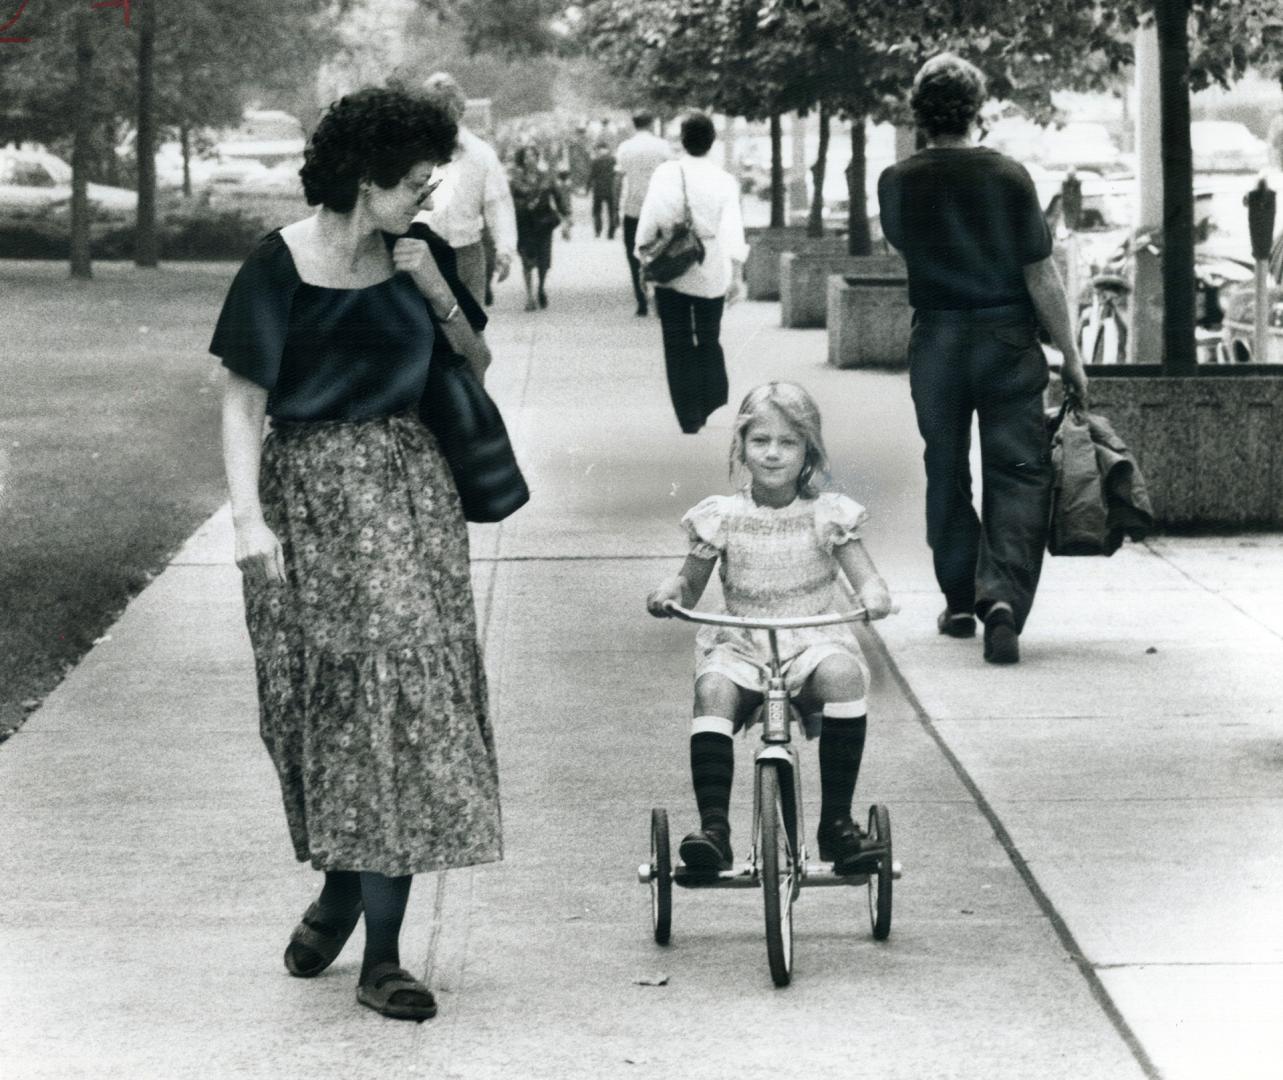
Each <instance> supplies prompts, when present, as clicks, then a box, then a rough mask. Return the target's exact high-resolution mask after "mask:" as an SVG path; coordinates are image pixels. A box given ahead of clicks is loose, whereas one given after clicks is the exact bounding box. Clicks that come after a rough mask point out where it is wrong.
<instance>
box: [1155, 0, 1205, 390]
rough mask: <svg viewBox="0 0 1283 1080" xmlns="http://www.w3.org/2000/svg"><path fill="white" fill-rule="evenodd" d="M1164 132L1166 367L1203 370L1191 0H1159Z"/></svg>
mask: <svg viewBox="0 0 1283 1080" xmlns="http://www.w3.org/2000/svg"><path fill="white" fill-rule="evenodd" d="M1154 16H1155V21H1156V23H1157V28H1158V88H1159V91H1158V92H1159V100H1160V102H1161V106H1162V134H1163V368H1164V372H1165V374H1168V375H1192V374H1194V373H1195V372H1196V371H1197V370H1198V356H1197V352H1196V348H1195V344H1194V297H1195V287H1194V157H1193V150H1192V148H1191V146H1190V137H1189V114H1190V107H1189V39H1188V37H1187V36H1186V35H1187V27H1188V20H1189V0H1157V3H1155V5H1154Z"/></svg>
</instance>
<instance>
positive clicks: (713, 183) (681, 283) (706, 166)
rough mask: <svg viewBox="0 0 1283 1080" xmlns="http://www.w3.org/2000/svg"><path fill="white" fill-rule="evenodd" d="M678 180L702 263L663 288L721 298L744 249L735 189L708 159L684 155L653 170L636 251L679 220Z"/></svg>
mask: <svg viewBox="0 0 1283 1080" xmlns="http://www.w3.org/2000/svg"><path fill="white" fill-rule="evenodd" d="M683 176H684V177H685V180H686V195H687V197H688V198H689V200H690V209H691V218H692V219H693V220H694V223H695V232H696V233H697V234H698V235H699V238H700V239H701V240H703V241H704V261H703V262H702V263H696V264H695V265H694V266H692V267H691V268H690V269H689V270H687V271H686V272H685V273H684V274H682V275H681V276H680V277H677V278H674V279H673V280H672V281H669V282H667V283H665V285H664V287H665V288H668V289H676V290H677V291H678V292H682V293H686V295H688V296H703V297H715V296H725V295H726V291H727V289H729V288H730V285H731V262H732V260H734V261H735V262H738V263H743V262H744V260H745V259H747V258H748V243H747V241H746V240H745V239H744V219H743V218H742V217H741V215H740V189H739V184H738V182H737V181H736V180H735V178H734V177H733V176H731V174H730V173H728V172H727V171H726V170H725V169H723V168H722V167H721V166H720V165H715V164H714V163H713V162H711V161H709V160H708V158H707V157H690V156H689V155H685V154H683V155H682V157H681V158H679V159H678V160H676V161H666V162H664V163H663V164H662V165H660V166H659V167H658V168H657V169H656V170H655V174H654V175H653V176H652V177H651V179H650V187H648V188H647V189H646V201H645V202H644V203H642V209H641V217H640V218H638V219H637V242H636V249H635V250H639V249H640V248H641V247H642V245H644V244H647V243H649V242H650V241H651V240H653V239H655V237H656V236H657V235H659V233H660V232H667V230H668V229H669V228H670V227H671V226H672V225H675V224H676V223H677V222H679V221H681V220H682V179H683Z"/></svg>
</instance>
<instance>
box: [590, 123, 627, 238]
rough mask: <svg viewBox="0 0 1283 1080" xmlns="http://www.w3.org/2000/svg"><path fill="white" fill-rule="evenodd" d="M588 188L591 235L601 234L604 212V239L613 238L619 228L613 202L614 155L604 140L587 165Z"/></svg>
mask: <svg viewBox="0 0 1283 1080" xmlns="http://www.w3.org/2000/svg"><path fill="white" fill-rule="evenodd" d="M588 188H589V190H590V191H591V193H592V228H593V236H601V230H602V212H603V211H604V212H605V219H606V220H605V227H606V229H607V232H606V239H607V240H613V239H615V230H616V229H618V228H619V206H618V205H617V204H616V202H615V155H614V154H612V153H611V152H610V147H609V146H607V145H606V144H605V143H604V142H599V143H598V144H597V147H596V150H595V152H594V153H593V159H592V162H591V163H590V164H589V166H588Z"/></svg>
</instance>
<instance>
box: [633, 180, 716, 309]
mask: <svg viewBox="0 0 1283 1080" xmlns="http://www.w3.org/2000/svg"><path fill="white" fill-rule="evenodd" d="M677 171H678V172H679V173H681V176H682V220H681V221H679V222H678V223H677V224H676V225H674V226H673V227H672V229H671V230H670V231H669V233H668V235H667V236H665V235H664V234H663V233H662V232H661V233H660V234H659V235H658V236H656V237H655V239H654V240H652V241H650V243H648V244H643V245H642V246H641V247H640V248H638V250H637V254H638V257H639V261H640V262H641V265H642V277H644V278H645V279H646V280H647V281H653V282H654V283H655V284H656V285H666V284H667V283H668V282H670V281H673V280H674V279H676V278H679V277H681V276H682V274H684V273H686V271H687V270H689V269H690V268H691V267H692V266H694V265H695V264H696V263H702V262H703V261H704V241H702V240H701V239H700V238H699V235H698V234H697V233H696V232H695V222H694V219H693V218H692V217H691V204H690V197H689V196H688V195H687V194H686V171H685V170H684V169H683V168H682V167H681V166H680V165H679V166H678V167H677Z"/></svg>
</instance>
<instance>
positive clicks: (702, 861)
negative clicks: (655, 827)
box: [677, 829, 734, 874]
mask: <svg viewBox="0 0 1283 1080" xmlns="http://www.w3.org/2000/svg"><path fill="white" fill-rule="evenodd" d="M677 857H678V858H679V859H681V860H682V862H683V863H684V864H685V865H686V869H687V870H691V871H693V872H695V873H700V874H705V873H706V874H715V873H717V872H718V871H719V870H729V869H730V868H731V867H732V866H733V865H734V859H733V857H732V855H731V837H730V834H729V833H726V832H722V830H720V829H697V830H696V831H695V832H693V833H689V834H687V836H686V837H685V838H684V839H683V840H682V842H681V845H680V846H679V847H678V849H677Z"/></svg>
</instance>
